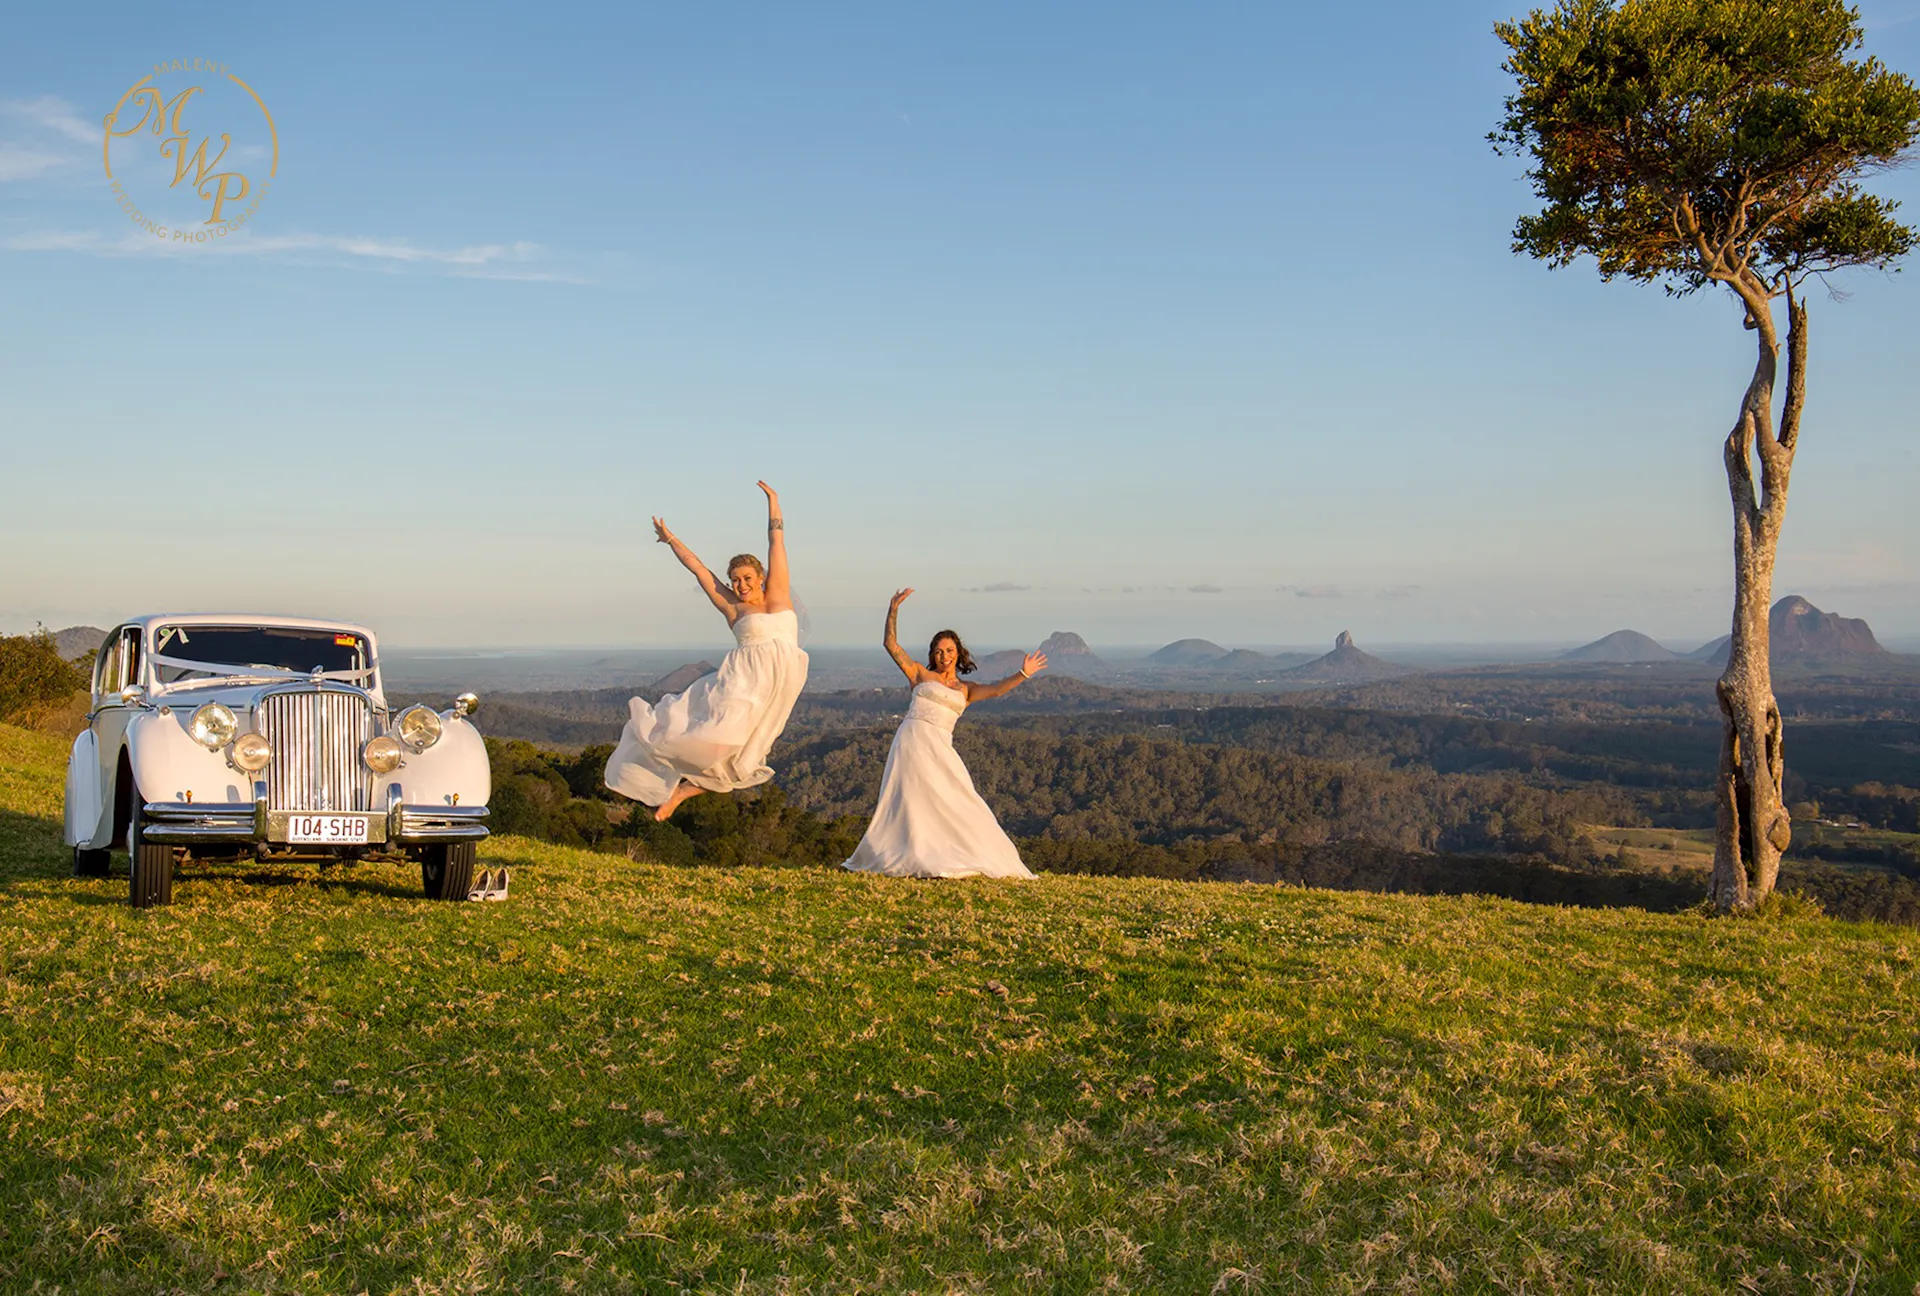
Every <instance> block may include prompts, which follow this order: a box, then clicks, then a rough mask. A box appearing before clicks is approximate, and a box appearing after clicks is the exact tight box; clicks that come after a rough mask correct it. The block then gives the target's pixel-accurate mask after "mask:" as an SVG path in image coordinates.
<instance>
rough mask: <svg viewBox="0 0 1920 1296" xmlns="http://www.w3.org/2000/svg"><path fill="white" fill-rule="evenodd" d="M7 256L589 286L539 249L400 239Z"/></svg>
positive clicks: (270, 237) (61, 246) (141, 244)
mask: <svg viewBox="0 0 1920 1296" xmlns="http://www.w3.org/2000/svg"><path fill="white" fill-rule="evenodd" d="M0 247H3V248H5V249H6V250H7V251H9V252H69V253H77V254H80V255H84V256H97V257H140V256H255V257H278V258H283V259H286V260H293V261H300V260H305V261H310V262H311V261H318V262H322V263H325V262H327V261H332V262H333V263H334V264H353V263H356V262H357V263H360V264H363V265H368V266H371V267H376V268H381V269H387V270H405V269H409V268H418V269H422V270H428V271H431V272H433V273H437V274H443V275H450V276H454V277H458V278H470V279H507V280H517V281H521V282H529V283H589V282H592V281H591V280H589V279H588V278H586V277H585V276H582V275H578V274H573V273H571V272H568V271H565V270H561V269H559V268H557V267H555V266H553V265H551V264H550V263H549V261H550V254H549V252H548V250H547V249H546V248H545V247H543V246H542V245H540V244H538V243H528V242H524V241H522V242H515V243H473V244H467V245H464V246H459V247H434V246H431V245H427V244H421V243H415V242H412V241H411V240H406V239H386V238H376V237H371V236H365V235H344V234H310V233H292V234H258V233H254V232H252V231H244V232H242V233H239V234H235V235H232V236H230V237H228V238H223V239H221V240H219V241H218V242H212V243H194V244H187V243H178V242H174V241H173V240H171V239H159V238H155V237H153V236H152V235H150V234H146V233H143V232H140V231H138V230H127V231H126V232H125V233H123V234H120V235H117V236H115V235H107V234H102V233H100V232H99V231H97V230H38V231H33V232H30V233H26V234H15V235H11V236H9V237H8V238H6V239H5V240H0Z"/></svg>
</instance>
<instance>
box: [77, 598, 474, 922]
mask: <svg viewBox="0 0 1920 1296" xmlns="http://www.w3.org/2000/svg"><path fill="white" fill-rule="evenodd" d="M478 705H479V700H478V699H477V698H475V697H474V696H473V695H472V694H471V693H463V694H461V696H460V697H459V698H458V699H457V700H456V701H455V703H454V705H453V706H452V707H451V708H449V709H448V710H446V711H440V712H436V711H434V710H433V709H432V708H431V707H426V706H420V705H415V706H409V707H406V708H405V709H403V710H401V711H400V712H399V713H398V714H393V713H392V712H391V711H390V710H389V708H388V706H387V700H386V694H385V692H384V691H383V689H382V686H381V676H380V656H379V649H378V646H377V645H376V643H375V640H374V637H373V633H372V632H371V631H369V630H367V629H366V628H365V627H363V626H357V625H350V624H347V623H344V622H334V621H314V620H303V619H296V618H291V617H272V616H222V615H194V616H145V617H138V618H135V619H134V620H131V621H128V622H126V623H124V624H122V625H121V626H119V627H118V628H116V629H115V630H114V631H113V632H112V633H111V634H109V635H108V636H107V638H106V641H105V642H104V643H103V644H102V645H101V648H100V655H99V657H98V658H97V659H96V661H95V663H94V671H93V706H92V711H91V714H90V715H89V716H88V723H87V729H86V731H85V732H84V733H82V734H81V735H80V736H79V737H78V738H76V739H74V742H73V754H72V756H71V757H70V758H69V760H68V762H67V816H66V818H67V827H66V838H67V843H68V844H69V845H71V846H72V847H73V871H74V873H75V875H76V876H83V877H104V876H106V873H107V869H108V864H109V860H110V858H111V851H112V850H113V848H115V847H124V848H125V849H126V851H127V854H128V857H129V862H130V869H129V872H130V875H131V878H132V900H133V905H134V907H135V908H136V909H145V908H150V907H152V906H154V905H163V904H169V903H171V902H172V900H173V874H174V866H175V864H176V863H177V862H179V861H181V860H184V859H186V858H189V857H201V858H214V857H226V858H234V857H238V856H243V855H246V856H254V857H258V858H262V859H267V858H272V859H283V858H284V859H315V860H327V859H358V858H363V857H365V856H368V855H377V854H387V855H401V854H404V855H407V856H411V857H412V858H414V859H416V860H418V861H419V863H420V875H421V880H422V882H423V883H424V885H425V888H426V893H427V896H428V897H429V898H430V899H435V900H465V899H466V898H467V894H468V890H469V888H470V887H471V886H472V878H473V862H474V852H475V846H476V843H477V842H479V841H480V839H482V838H484V837H485V836H486V835H487V826H486V822H485V820H486V817H487V801H488V798H489V797H490V796H491V795H492V775H491V771H490V770H489V768H488V765H487V749H486V746H485V744H484V743H483V742H482V741H481V739H480V731H479V730H478V729H476V728H474V726H473V724H472V722H471V720H470V719H469V717H470V716H472V714H473V712H474V710H475V709H476V707H477V706H478Z"/></svg>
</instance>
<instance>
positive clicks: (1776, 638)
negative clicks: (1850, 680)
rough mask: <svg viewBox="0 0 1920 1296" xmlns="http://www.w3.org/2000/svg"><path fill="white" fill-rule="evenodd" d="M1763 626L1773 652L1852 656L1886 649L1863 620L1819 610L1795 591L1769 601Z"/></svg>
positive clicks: (1875, 653)
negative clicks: (1770, 640) (1771, 601)
mask: <svg viewBox="0 0 1920 1296" xmlns="http://www.w3.org/2000/svg"><path fill="white" fill-rule="evenodd" d="M1767 630H1768V637H1769V638H1771V639H1772V641H1773V651H1774V652H1775V653H1805V654H1809V655H1812V656H1820V657H1856V656H1878V655H1880V654H1882V653H1884V652H1886V649H1885V648H1882V647H1881V646H1880V641H1879V640H1878V639H1875V638H1874V637H1873V631H1872V630H1871V629H1870V628H1869V627H1868V626H1867V623H1866V622H1865V621H1862V620H1860V619H1859V618H1858V617H1843V616H1839V615H1837V614H1836V613H1833V612H1822V611H1821V610H1820V609H1819V608H1817V607H1815V606H1814V605H1813V604H1811V603H1809V602H1808V601H1807V600H1806V599H1804V598H1801V597H1800V596H1799V595H1798V594H1789V595H1787V596H1786V597H1785V598H1783V599H1781V600H1780V601H1779V602H1778V603H1775V604H1774V605H1773V609H1772V611H1770V612H1768V613H1767Z"/></svg>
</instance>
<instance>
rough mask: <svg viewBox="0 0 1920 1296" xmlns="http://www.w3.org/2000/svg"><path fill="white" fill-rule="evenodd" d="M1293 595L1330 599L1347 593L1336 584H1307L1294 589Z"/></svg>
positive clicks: (1344, 595)
mask: <svg viewBox="0 0 1920 1296" xmlns="http://www.w3.org/2000/svg"><path fill="white" fill-rule="evenodd" d="M1293 596H1294V597H1295V598H1317V599H1331V598H1345V597H1346V596H1347V595H1346V591H1345V590H1343V589H1341V588H1340V587H1339V586H1338V585H1309V586H1307V587H1306V588H1304V589H1294V591H1293Z"/></svg>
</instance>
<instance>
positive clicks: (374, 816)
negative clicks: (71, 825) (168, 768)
mask: <svg viewBox="0 0 1920 1296" xmlns="http://www.w3.org/2000/svg"><path fill="white" fill-rule="evenodd" d="M389 792H390V795H389V796H388V798H387V808H386V811H385V812H384V813H381V812H364V811H363V812H355V813H354V816H353V817H355V818H358V819H365V820H366V821H367V844H368V845H370V846H376V845H385V846H419V845H426V844H429V843H432V842H461V841H479V840H480V839H482V838H483V837H485V836H487V825H486V824H485V823H484V822H483V821H484V820H485V819H486V817H487V807H485V806H462V805H408V804H407V803H406V802H405V801H404V800H403V799H402V797H401V795H400V789H399V788H398V787H393V788H391V789H389ZM143 810H144V816H143V817H144V822H143V823H142V824H141V827H140V835H141V836H142V837H143V838H144V839H146V840H147V841H150V842H155V843H161V842H164V843H166V844H168V845H178V846H187V845H193V844H196V843H201V844H205V843H216V842H220V843H227V844H235V843H242V842H259V843H266V844H269V845H284V844H286V843H287V837H288V827H287V825H288V821H289V820H290V819H292V818H294V817H295V816H296V815H304V814H312V813H332V812H317V811H304V810H269V809H268V808H267V790H266V785H265V784H262V783H256V784H254V798H253V800H252V801H250V802H249V801H215V802H198V803H196V802H191V801H149V802H147V803H146V805H145V806H144V807H143Z"/></svg>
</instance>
